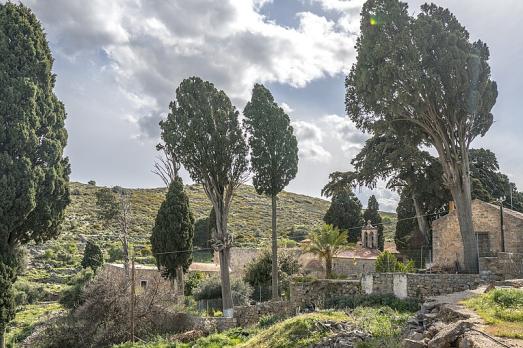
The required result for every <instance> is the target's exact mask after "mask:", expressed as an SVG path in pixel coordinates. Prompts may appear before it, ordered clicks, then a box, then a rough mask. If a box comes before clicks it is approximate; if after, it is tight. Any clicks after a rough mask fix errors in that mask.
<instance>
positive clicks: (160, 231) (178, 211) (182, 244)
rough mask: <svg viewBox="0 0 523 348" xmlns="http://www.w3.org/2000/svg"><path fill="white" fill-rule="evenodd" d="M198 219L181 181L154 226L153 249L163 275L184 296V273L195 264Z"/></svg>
mask: <svg viewBox="0 0 523 348" xmlns="http://www.w3.org/2000/svg"><path fill="white" fill-rule="evenodd" d="M193 238H194V217H193V215H192V212H191V208H190V206H189V197H187V195H186V194H185V191H184V189H183V183H182V180H181V179H179V178H178V179H174V180H173V181H172V182H171V185H170V186H169V191H167V196H166V197H165V201H163V203H162V205H161V206H160V209H159V210H158V214H157V215H156V221H155V223H154V227H153V231H152V235H151V245H152V250H153V254H154V257H155V258H156V264H157V266H158V269H159V270H160V271H161V272H162V275H163V276H164V277H166V278H169V279H174V278H176V280H177V285H178V292H179V293H180V294H182V295H183V292H184V277H183V275H184V273H186V272H187V270H188V269H189V266H190V265H191V263H192V249H193Z"/></svg>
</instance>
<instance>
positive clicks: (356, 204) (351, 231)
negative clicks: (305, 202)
mask: <svg viewBox="0 0 523 348" xmlns="http://www.w3.org/2000/svg"><path fill="white" fill-rule="evenodd" d="M361 208H362V205H361V202H360V200H359V199H358V198H357V197H356V195H354V193H353V192H352V191H351V190H349V189H344V190H340V191H338V192H336V193H335V194H334V195H333V196H332V202H331V205H330V207H329V209H328V210H327V213H326V214H325V216H324V217H323V221H325V223H326V224H328V225H332V226H334V227H336V228H338V229H340V230H345V231H348V241H349V242H350V243H356V242H357V241H358V239H359V238H360V235H361V228H362V226H363V216H362V215H361Z"/></svg>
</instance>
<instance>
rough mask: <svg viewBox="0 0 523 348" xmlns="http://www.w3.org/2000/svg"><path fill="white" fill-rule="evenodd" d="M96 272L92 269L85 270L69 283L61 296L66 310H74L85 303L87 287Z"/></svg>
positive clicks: (61, 302) (61, 301)
mask: <svg viewBox="0 0 523 348" xmlns="http://www.w3.org/2000/svg"><path fill="white" fill-rule="evenodd" d="M93 277H94V272H93V271H92V270H90V269H84V270H82V271H81V272H80V273H78V274H77V275H75V276H74V277H73V278H72V279H71V280H70V281H69V282H68V286H67V287H66V288H65V289H63V290H62V293H61V295H60V300H59V302H60V304H61V305H62V306H64V307H65V308H69V309H74V308H77V307H78V306H80V305H81V304H83V303H84V301H85V296H84V294H85V292H84V290H85V287H86V285H87V284H88V283H89V282H90V281H91V279H93Z"/></svg>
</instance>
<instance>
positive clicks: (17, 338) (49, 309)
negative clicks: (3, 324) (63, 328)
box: [6, 302, 63, 347]
mask: <svg viewBox="0 0 523 348" xmlns="http://www.w3.org/2000/svg"><path fill="white" fill-rule="evenodd" d="M62 310H63V308H62V306H61V305H60V304H58V303H56V302H51V303H45V304H44V303H39V304H32V305H27V306H24V307H23V308H22V309H21V310H19V311H18V312H17V313H16V317H15V319H14V320H13V321H11V322H10V323H9V324H8V326H7V329H6V342H7V346H8V347H15V346H16V343H17V342H21V341H23V340H24V339H25V338H26V337H27V336H29V335H30V334H31V333H32V332H33V330H34V328H35V327H36V326H37V325H39V324H42V323H44V322H46V321H48V319H49V318H50V317H52V316H54V315H56V314H58V313H60V312H61V311H62Z"/></svg>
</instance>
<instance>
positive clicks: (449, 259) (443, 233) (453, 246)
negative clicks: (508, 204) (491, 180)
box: [432, 199, 523, 270]
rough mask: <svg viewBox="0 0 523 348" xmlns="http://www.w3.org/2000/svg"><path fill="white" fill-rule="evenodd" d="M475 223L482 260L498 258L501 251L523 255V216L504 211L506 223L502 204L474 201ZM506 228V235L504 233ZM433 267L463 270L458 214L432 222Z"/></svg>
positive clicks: (507, 210) (453, 212) (473, 215)
mask: <svg viewBox="0 0 523 348" xmlns="http://www.w3.org/2000/svg"><path fill="white" fill-rule="evenodd" d="M472 221H473V225H474V231H475V233H476V236H477V239H476V240H477V248H478V251H479V257H480V258H481V257H495V256H496V255H497V254H498V253H499V252H507V253H523V214H522V213H519V212H516V211H513V210H510V209H506V208H503V224H502V223H501V221H502V220H501V211H500V207H499V206H498V205H494V204H491V203H486V202H483V201H481V200H478V199H476V200H474V201H472ZM502 229H503V233H502ZM432 253H433V267H434V268H440V269H447V270H455V269H456V268H458V267H457V265H459V267H461V268H462V267H463V244H462V240H461V234H460V228H459V222H458V216H457V211H456V210H452V211H450V212H449V213H448V214H447V215H445V216H443V217H441V218H439V219H437V220H435V221H433V222H432Z"/></svg>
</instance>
